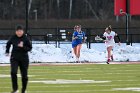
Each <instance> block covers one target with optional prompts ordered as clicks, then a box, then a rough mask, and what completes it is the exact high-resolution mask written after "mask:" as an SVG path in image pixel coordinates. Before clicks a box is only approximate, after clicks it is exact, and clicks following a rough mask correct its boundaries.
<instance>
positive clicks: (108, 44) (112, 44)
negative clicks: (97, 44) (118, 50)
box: [105, 43, 115, 47]
mask: <svg viewBox="0 0 140 93" xmlns="http://www.w3.org/2000/svg"><path fill="white" fill-rule="evenodd" d="M105 45H106V47H110V46H112V47H114V46H115V43H105Z"/></svg>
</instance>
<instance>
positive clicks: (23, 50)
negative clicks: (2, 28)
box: [6, 26, 32, 93]
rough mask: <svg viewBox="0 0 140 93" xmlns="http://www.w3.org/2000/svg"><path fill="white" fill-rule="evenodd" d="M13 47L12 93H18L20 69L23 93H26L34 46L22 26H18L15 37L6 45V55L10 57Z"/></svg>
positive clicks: (11, 62) (11, 59) (11, 61)
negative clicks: (18, 72)
mask: <svg viewBox="0 0 140 93" xmlns="http://www.w3.org/2000/svg"><path fill="white" fill-rule="evenodd" d="M11 45H12V46H13V49H12V53H11V58H10V64H11V80H12V88H13V91H12V92H11V93H18V83H17V71H18V67H19V68H20V72H21V76H22V93H25V90H26V87H27V83H28V66H29V57H28V51H31V49H32V45H31V43H30V41H29V40H28V38H27V36H26V35H25V34H24V30H23V27H22V26H17V27H16V31H15V35H14V36H12V37H11V38H10V40H9V41H8V42H7V45H6V55H7V56H8V55H9V50H10V47H11Z"/></svg>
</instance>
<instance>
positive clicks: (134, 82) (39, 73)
mask: <svg viewBox="0 0 140 93" xmlns="http://www.w3.org/2000/svg"><path fill="white" fill-rule="evenodd" d="M9 69H10V67H8V66H7V67H0V93H10V91H11V82H10V77H9ZM20 79H21V78H20V77H19V82H20V84H19V86H20V85H21V81H20ZM64 83H65V84H64ZM20 88H21V86H20ZM138 92H140V64H115V65H113V64H110V65H106V64H91V65H71V66H68V65H67V66H30V68H29V84H28V89H27V93H138Z"/></svg>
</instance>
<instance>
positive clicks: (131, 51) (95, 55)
mask: <svg viewBox="0 0 140 93" xmlns="http://www.w3.org/2000/svg"><path fill="white" fill-rule="evenodd" d="M91 47H92V48H91V49H88V48H87V46H86V44H84V45H83V46H82V49H81V58H80V60H81V61H87V62H88V61H90V62H102V61H106V59H107V53H106V48H105V46H104V44H103V43H95V44H92V46H91ZM0 51H1V52H0V63H9V58H10V57H6V56H5V44H0ZM29 56H30V62H74V61H75V58H74V55H73V53H72V48H71V44H62V45H61V48H55V46H54V45H49V44H48V45H47V44H33V49H32V51H31V52H29ZM114 61H140V44H134V45H133V46H126V45H125V44H122V46H117V45H116V46H115V47H114Z"/></svg>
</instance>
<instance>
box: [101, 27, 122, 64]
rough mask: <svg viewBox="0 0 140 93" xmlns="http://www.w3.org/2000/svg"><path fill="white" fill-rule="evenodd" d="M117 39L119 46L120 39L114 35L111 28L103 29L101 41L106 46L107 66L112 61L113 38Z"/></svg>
mask: <svg viewBox="0 0 140 93" xmlns="http://www.w3.org/2000/svg"><path fill="white" fill-rule="evenodd" d="M115 36H116V37H117V38H118V40H119V43H118V44H119V45H120V37H119V35H118V34H117V33H115V32H114V31H112V28H111V26H108V27H107V28H106V29H105V32H104V34H103V39H104V41H105V44H106V47H107V53H108V57H107V58H108V59H107V62H106V63H107V64H109V62H110V61H111V60H113V53H112V50H113V47H114V45H115V40H114V37H115Z"/></svg>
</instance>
